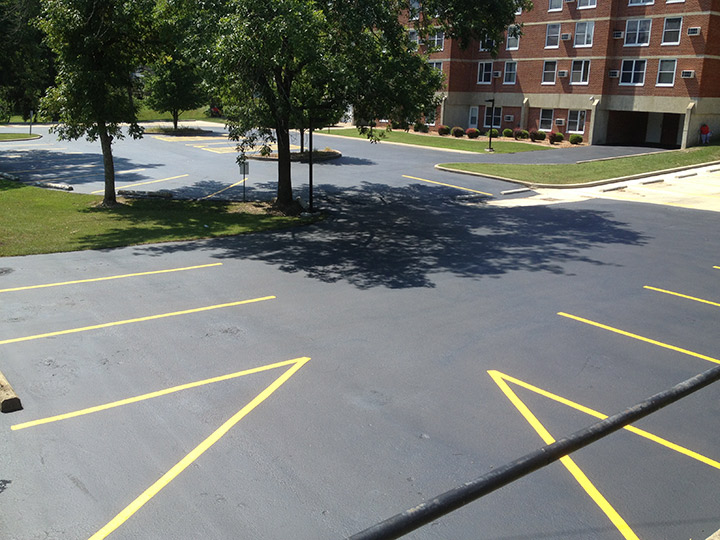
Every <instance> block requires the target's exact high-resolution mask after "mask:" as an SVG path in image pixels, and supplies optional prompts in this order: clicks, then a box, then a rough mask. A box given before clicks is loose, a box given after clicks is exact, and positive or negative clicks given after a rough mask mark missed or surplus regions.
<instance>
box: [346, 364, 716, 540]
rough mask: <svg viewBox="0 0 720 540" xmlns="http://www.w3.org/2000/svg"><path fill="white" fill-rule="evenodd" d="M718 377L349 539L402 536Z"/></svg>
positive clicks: (662, 396)
mask: <svg viewBox="0 0 720 540" xmlns="http://www.w3.org/2000/svg"><path fill="white" fill-rule="evenodd" d="M718 379H720V366H717V367H714V368H712V369H709V370H707V371H705V372H703V373H700V374H699V375H696V376H695V377H691V378H689V379H687V380H685V381H683V382H681V383H679V384H676V385H675V386H673V387H672V388H670V389H669V390H666V391H664V392H660V393H658V394H655V395H654V396H651V397H649V398H647V399H645V400H644V401H641V402H640V403H638V404H637V405H634V406H632V407H630V408H629V409H626V410H625V411H623V412H621V413H618V414H615V415H613V416H610V417H608V418H606V419H605V420H601V421H600V422H596V423H595V424H593V425H591V426H590V427H587V428H585V429H582V430H580V431H576V432H575V433H573V434H572V435H570V436H569V437H565V438H563V439H560V440H558V441H556V442H554V443H552V444H549V445H546V446H543V447H542V448H540V449H538V450H535V451H534V452H531V453H529V454H526V455H525V456H523V457H521V458H519V459H516V460H515V461H512V462H510V463H508V464H506V465H504V466H502V467H499V468H498V469H495V470H493V471H492V472H489V473H487V474H485V475H483V476H481V477H479V478H477V479H475V480H472V481H470V482H467V483H465V484H463V485H462V486H458V487H456V488H454V489H451V490H450V491H446V492H445V493H443V494H441V495H438V496H437V497H434V498H433V499H432V500H430V501H427V502H424V503H422V504H419V505H417V506H415V507H413V508H410V509H408V510H405V511H404V512H402V513H400V514H396V515H394V516H392V517H390V518H388V519H386V520H385V521H382V522H380V523H378V524H376V525H373V526H372V527H369V528H367V529H365V530H364V531H361V532H359V533H357V534H354V535H352V536H350V537H349V538H348V540H391V539H393V538H400V537H401V536H404V535H406V534H408V533H410V532H412V531H414V530H415V529H419V528H420V527H422V526H423V525H427V524H428V523H430V522H432V521H435V520H436V519H438V518H439V517H442V516H444V515H445V514H449V513H450V512H453V511H454V510H457V509H458V508H460V507H462V506H465V505H466V504H469V503H471V502H472V501H474V500H476V499H479V498H480V497H483V496H484V495H487V494H488V493H491V492H493V491H495V490H497V489H500V488H501V487H503V486H506V485H508V484H510V483H511V482H514V481H515V480H518V479H519V478H522V477H523V476H526V475H528V474H530V473H532V472H534V471H536V470H538V469H541V468H542V467H545V466H547V465H549V464H551V463H554V462H555V461H557V460H559V459H560V458H562V457H563V456H566V455H568V454H570V453H572V452H574V451H576V450H579V449H580V448H584V447H585V446H588V445H589V444H592V443H594V442H595V441H598V440H599V439H602V438H603V437H607V436H608V435H610V434H611V433H614V432H615V431H618V430H619V429H622V428H623V427H625V426H627V425H628V424H632V423H633V422H635V421H637V420H640V419H641V418H644V417H646V416H648V415H649V414H652V413H654V412H656V411H658V410H660V409H662V408H663V407H665V406H667V405H670V404H671V403H674V402H676V401H678V400H679V399H682V398H684V397H685V396H688V395H690V394H692V393H693V392H697V391H698V390H700V389H701V388H704V387H706V386H708V385H709V384H712V383H714V382H715V381H717V380H718Z"/></svg>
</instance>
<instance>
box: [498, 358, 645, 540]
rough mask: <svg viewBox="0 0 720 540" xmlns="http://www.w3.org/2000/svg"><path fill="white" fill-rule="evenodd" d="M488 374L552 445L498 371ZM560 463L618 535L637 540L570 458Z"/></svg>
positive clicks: (540, 426)
mask: <svg viewBox="0 0 720 540" xmlns="http://www.w3.org/2000/svg"><path fill="white" fill-rule="evenodd" d="M488 374H489V375H490V376H491V377H492V378H493V380H494V381H495V384H497V385H498V386H499V387H500V390H502V392H503V393H504V394H505V396H506V397H507V398H508V399H509V400H510V402H511V403H512V404H513V405H514V406H515V408H517V410H518V411H520V414H522V415H523V417H524V418H525V420H527V422H528V423H529V424H530V425H531V426H532V427H533V429H534V430H535V431H536V432H537V434H538V435H540V437H541V438H542V440H543V441H545V444H552V443H554V442H555V439H554V438H553V436H552V435H550V433H549V432H548V430H547V429H545V426H543V425H542V424H541V423H540V421H539V420H538V419H537V417H536V416H535V415H534V414H533V413H532V412H531V411H530V409H528V408H527V406H526V405H525V403H523V401H522V400H521V399H520V398H519V397H518V396H517V394H515V392H513V391H512V389H511V388H510V387H509V386H508V385H507V383H506V382H505V381H504V380H503V376H502V374H501V373H499V372H498V371H488ZM560 462H561V463H562V464H563V465H564V466H565V468H566V469H567V470H568V471H569V472H570V474H572V475H573V477H574V478H575V481H576V482H577V483H578V484H580V486H581V487H582V488H583V489H584V490H585V492H586V493H587V494H588V495H589V496H590V498H591V499H592V500H593V501H594V502H595V504H597V505H598V507H599V508H600V509H601V510H602V511H603V512H604V513H605V515H606V516H607V517H608V518H609V519H610V521H611V522H612V524H613V525H615V527H616V528H617V529H618V531H620V534H622V535H623V537H624V538H626V539H628V540H639V539H638V537H637V535H636V534H635V533H634V532H633V530H632V529H631V528H630V526H629V525H628V524H627V523H626V522H625V520H624V519H623V518H622V517H621V516H620V514H618V513H617V511H616V510H615V509H614V508H613V507H612V505H611V504H610V503H609V502H608V501H607V499H606V498H605V497H604V496H603V495H602V493H600V491H598V489H597V488H596V487H595V485H594V484H593V483H592V482H591V481H590V479H589V478H588V477H587V476H586V475H585V473H584V472H583V471H582V470H581V469H580V467H578V466H577V464H576V463H575V462H574V461H573V459H572V458H571V457H570V456H564V457H562V458H560Z"/></svg>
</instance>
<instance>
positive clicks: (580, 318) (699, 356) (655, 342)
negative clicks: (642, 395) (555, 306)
mask: <svg viewBox="0 0 720 540" xmlns="http://www.w3.org/2000/svg"><path fill="white" fill-rule="evenodd" d="M558 315H560V316H561V317H566V318H568V319H573V320H575V321H579V322H582V323H585V324H589V325H591V326H595V327H597V328H602V329H603V330H608V331H610V332H615V333H616V334H620V335H622V336H627V337H630V338H633V339H637V340H638V341H644V342H645V343H650V344H652V345H657V346H658V347H663V348H664V349H670V350H671V351H675V352H679V353H682V354H686V355H688V356H693V357H695V358H700V359H701V360H707V361H708V362H713V363H715V364H720V360H718V359H717V358H713V357H712V356H706V355H704V354H700V353H696V352H693V351H689V350H687V349H682V348H680V347H675V346H674V345H669V344H667V343H663V342H662V341H656V340H654V339H650V338H646V337H643V336H640V335H638V334H633V333H630V332H626V331H624V330H620V329H619V328H613V327H612V326H607V325H605V324H601V323H598V322H595V321H591V320H589V319H583V318H582V317H577V316H575V315H570V314H569V313H563V312H562V311H561V312H559V313H558Z"/></svg>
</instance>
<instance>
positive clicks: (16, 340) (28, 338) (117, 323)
mask: <svg viewBox="0 0 720 540" xmlns="http://www.w3.org/2000/svg"><path fill="white" fill-rule="evenodd" d="M274 298H275V297H274V296H264V297H262V298H253V299H251V300H241V301H239V302H230V303H228V304H218V305H216V306H207V307H201V308H194V309H185V310H183V311H174V312H172V313H162V314H160V315H150V316H149V317H138V318H137V319H127V320H124V321H115V322H109V323H104V324H96V325H93V326H83V327H82V328H71V329H70V330H60V331H59V332H48V333H46V334H36V335H34V336H25V337H20V338H13V339H5V340H3V341H0V345H7V344H9V343H19V342H21V341H31V340H33V339H42V338H47V337H54V336H64V335H66V334H75V333H77V332H87V331H88V330H99V329H100V328H109V327H111V326H121V325H123V324H132V323H139V322H145V321H153V320H156V319H164V318H166V317H175V316H178V315H189V314H191V313H200V312H202V311H210V310H213V309H221V308H226V307H233V306H241V305H243V304H252V303H254V302H262V301H264V300H272V299H274Z"/></svg>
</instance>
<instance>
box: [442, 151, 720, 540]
mask: <svg viewBox="0 0 720 540" xmlns="http://www.w3.org/2000/svg"><path fill="white" fill-rule="evenodd" d="M623 157H627V156H623ZM718 164H720V161H708V162H707V163H697V164H695V165H686V166H684V167H676V168H674V169H665V170H661V171H652V172H647V173H642V174H634V175H630V176H620V177H618V178H606V179H605V180H597V181H595V182H587V183H584V184H540V183H536V182H526V181H524V180H516V179H514V178H505V177H502V176H497V175H493V174H483V173H476V172H472V171H459V170H457V169H450V168H448V167H442V166H441V165H439V164H438V165H435V168H436V169H438V170H439V171H445V172H451V173H457V174H467V175H470V176H481V177H483V178H492V179H494V180H502V181H503V182H510V183H512V184H520V185H521V186H526V187H529V188H532V189H536V188H542V189H579V188H590V187H597V186H604V185H606V184H614V183H616V182H628V181H630V180H641V179H643V178H650V177H653V176H662V175H664V174H673V173H676V172H682V171H688V170H690V169H700V168H702V167H710V166H712V165H718ZM719 540H720V539H719Z"/></svg>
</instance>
